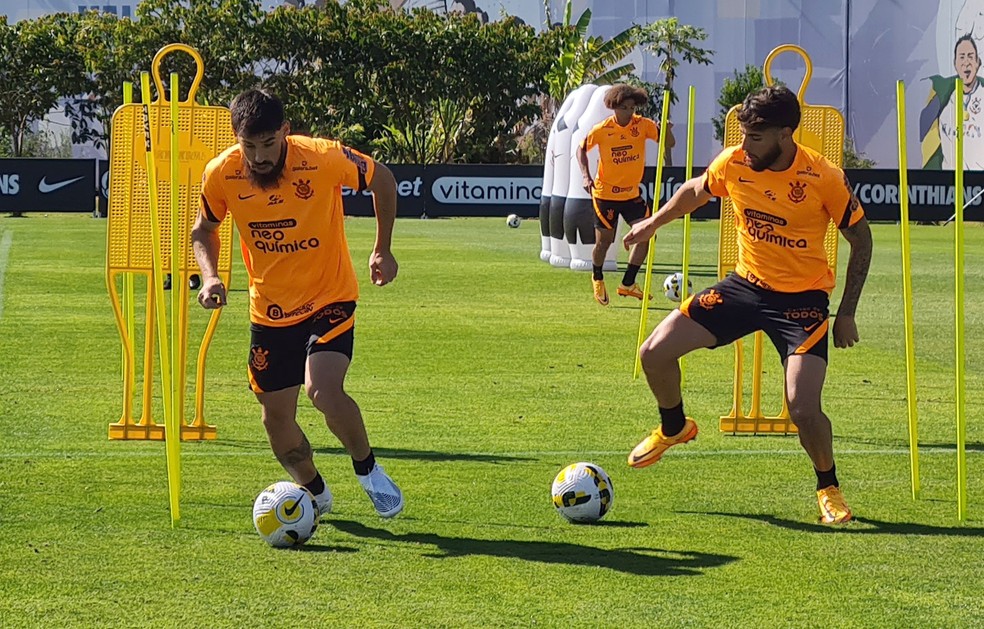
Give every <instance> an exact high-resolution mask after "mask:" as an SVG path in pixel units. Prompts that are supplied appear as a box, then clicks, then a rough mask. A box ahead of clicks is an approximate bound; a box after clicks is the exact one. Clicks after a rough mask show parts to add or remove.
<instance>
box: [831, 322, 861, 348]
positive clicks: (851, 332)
mask: <svg viewBox="0 0 984 629" xmlns="http://www.w3.org/2000/svg"><path fill="white" fill-rule="evenodd" d="M859 340H860V339H859V337H858V324H857V322H855V321H854V315H842V314H839V315H837V316H836V317H834V347H854V344H855V343H857V342H858V341H859Z"/></svg>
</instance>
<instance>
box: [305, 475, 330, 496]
mask: <svg viewBox="0 0 984 629" xmlns="http://www.w3.org/2000/svg"><path fill="white" fill-rule="evenodd" d="M304 487H306V488H307V490H308V491H309V492H311V493H312V494H314V495H315V496H317V495H318V494H320V493H321V492H323V491H324V490H325V479H323V478H321V472H318V475H317V476H315V477H314V478H313V479H312V480H311V482H310V483H304Z"/></svg>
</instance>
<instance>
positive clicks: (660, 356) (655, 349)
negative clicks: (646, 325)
mask: <svg viewBox="0 0 984 629" xmlns="http://www.w3.org/2000/svg"><path fill="white" fill-rule="evenodd" d="M639 361H640V363H642V368H643V370H644V371H647V372H649V371H659V370H661V369H663V368H664V367H665V366H666V364H667V363H668V362H670V361H672V357H671V356H670V354H669V353H668V352H667V351H666V346H665V344H664V343H663V342H662V336H659V335H657V336H654V337H650V338H648V339H646V342H645V343H643V344H642V347H640V348H639Z"/></svg>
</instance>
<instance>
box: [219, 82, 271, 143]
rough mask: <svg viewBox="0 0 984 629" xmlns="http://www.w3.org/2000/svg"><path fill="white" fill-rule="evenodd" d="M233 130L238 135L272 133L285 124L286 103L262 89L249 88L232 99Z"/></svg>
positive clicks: (230, 107)
mask: <svg viewBox="0 0 984 629" xmlns="http://www.w3.org/2000/svg"><path fill="white" fill-rule="evenodd" d="M229 109H230V110H231V113H232V130H233V131H235V133H236V135H237V136H251V135H260V134H262V133H272V132H274V131H277V130H278V129H280V127H282V126H283V124H284V104H283V103H282V102H281V101H280V99H279V98H277V97H276V96H275V95H273V94H271V93H270V92H268V91H266V90H262V89H255V90H247V91H245V92H243V93H242V94H240V95H239V96H237V97H235V98H234V99H232V104H230V105H229Z"/></svg>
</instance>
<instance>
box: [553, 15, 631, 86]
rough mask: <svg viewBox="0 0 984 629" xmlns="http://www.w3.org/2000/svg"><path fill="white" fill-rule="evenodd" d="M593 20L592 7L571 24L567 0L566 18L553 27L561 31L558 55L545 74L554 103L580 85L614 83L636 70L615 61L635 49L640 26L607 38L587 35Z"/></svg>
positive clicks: (558, 31)
mask: <svg viewBox="0 0 984 629" xmlns="http://www.w3.org/2000/svg"><path fill="white" fill-rule="evenodd" d="M590 23H591V9H585V10H584V12H583V13H582V14H581V16H580V17H579V18H578V19H577V22H575V23H574V24H573V25H572V24H571V0H567V5H566V7H565V9H564V21H563V23H562V24H561V25H560V26H558V27H557V28H555V29H554V30H555V31H556V32H557V33H558V34H559V42H558V55H557V58H556V60H554V62H553V64H552V65H551V66H550V69H549V71H548V72H547V75H546V80H547V89H548V90H549V94H550V97H551V98H552V99H553V100H554V103H555V105H557V104H559V103H561V102H563V100H564V98H566V97H567V95H568V94H570V93H571V92H572V91H573V90H574V89H576V88H577V87H579V86H581V85H584V84H586V83H601V84H607V83H614V82H615V81H617V80H619V79H621V78H622V77H625V76H626V75H629V74H631V73H632V72H633V71H634V70H635V65H633V64H631V63H627V64H624V65H620V66H615V64H617V63H618V62H620V61H621V60H622V59H624V58H625V57H626V55H628V54H629V53H630V52H631V51H632V49H633V48H635V46H636V43H637V42H638V27H634V26H633V27H630V28H628V29H626V30H624V31H622V32H621V33H619V34H617V35H615V36H614V37H612V38H611V39H609V40H605V39H604V38H602V37H595V36H591V37H589V36H588V35H587V32H588V26H589V25H590ZM613 66H615V67H613Z"/></svg>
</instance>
